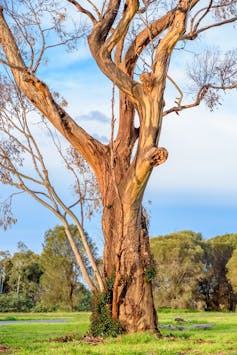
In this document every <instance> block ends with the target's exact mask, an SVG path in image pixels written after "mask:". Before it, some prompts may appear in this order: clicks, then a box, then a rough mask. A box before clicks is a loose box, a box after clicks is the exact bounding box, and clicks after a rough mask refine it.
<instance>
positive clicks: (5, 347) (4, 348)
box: [0, 345, 10, 353]
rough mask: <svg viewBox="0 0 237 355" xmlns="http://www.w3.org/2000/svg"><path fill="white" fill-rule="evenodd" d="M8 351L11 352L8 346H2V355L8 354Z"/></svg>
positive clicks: (0, 347)
mask: <svg viewBox="0 0 237 355" xmlns="http://www.w3.org/2000/svg"><path fill="white" fill-rule="evenodd" d="M7 351H10V348H9V347H8V346H5V345H0V353H6V352H7Z"/></svg>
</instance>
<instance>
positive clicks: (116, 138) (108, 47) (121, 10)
mask: <svg viewBox="0 0 237 355" xmlns="http://www.w3.org/2000/svg"><path fill="white" fill-rule="evenodd" d="M1 3H2V8H1V16H0V33H1V35H0V44H1V48H2V57H1V62H2V63H3V65H4V66H7V67H8V68H10V70H11V73H12V75H13V77H14V79H15V81H16V83H17V85H18V87H19V89H20V90H21V92H22V93H24V95H26V97H27V98H28V99H29V100H30V101H31V103H32V104H33V105H34V106H35V107H36V108H37V109H38V110H39V111H40V112H41V113H42V114H43V115H44V116H45V117H46V118H47V119H48V120H49V121H50V122H51V123H52V124H53V125H54V126H55V127H56V128H57V129H58V131H59V132H61V134H62V135H63V136H64V137H65V138H66V139H67V140H68V141H69V142H70V143H71V145H72V146H73V147H74V148H75V149H76V150H77V151H79V152H80V153H81V154H82V155H83V157H84V158H85V159H86V161H87V162H88V164H89V165H90V166H91V168H92V169H93V170H94V172H95V175H96V178H97V181H98V184H99V187H100V192H101V196H102V203H103V217H102V226H103V232H104V239H105V247H104V262H103V267H104V280H105V283H106V280H111V279H113V280H114V282H113V296H112V302H111V305H108V308H109V306H110V307H111V314H112V317H113V318H114V319H118V320H119V321H120V322H121V324H122V325H123V327H124V329H125V330H126V331H144V330H147V329H150V330H154V331H157V316H156V312H155V310H154V304H153V295H152V283H151V282H149V281H147V279H146V276H145V275H146V270H147V269H149V268H150V265H151V262H152V260H151V253H150V248H149V239H148V232H147V228H146V223H145V218H144V216H143V213H142V206H141V205H142V197H143V194H144V190H145V188H146V185H147V182H148V180H149V177H150V174H151V172H152V170H153V169H154V168H155V167H156V166H158V165H160V164H161V163H164V162H165V161H166V159H167V156H168V152H167V150H166V149H165V148H162V147H159V137H160V132H161V127H162V120H163V117H164V116H167V115H168V114H170V113H172V112H175V113H179V112H180V111H182V110H185V109H188V108H191V107H194V106H198V105H199V104H200V103H201V101H206V103H207V104H208V106H209V107H210V108H211V109H212V108H213V107H214V106H215V105H216V104H217V103H218V101H219V99H220V91H221V90H222V91H223V90H225V91H226V90H227V89H232V88H236V73H237V70H236V67H237V62H236V61H237V59H236V53H235V51H232V52H228V53H226V54H224V55H222V54H221V53H219V52H216V51H215V52H214V53H211V52H210V51H205V50H204V51H203V54H202V55H199V56H196V59H195V60H193V63H194V67H193V68H190V70H189V72H190V77H191V79H192V80H193V83H194V85H193V88H192V94H193V96H195V97H194V100H193V101H192V102H186V103H185V102H184V93H183V92H182V90H181V88H180V87H179V85H178V84H177V83H176V82H175V80H174V79H173V78H171V77H170V76H169V74H168V70H169V65H170V61H171V59H172V57H173V55H174V50H175V49H179V51H178V55H180V56H181V55H182V48H184V47H185V45H186V44H187V45H188V42H189V41H194V40H196V39H199V38H200V34H205V33H206V32H207V31H208V30H210V29H211V28H213V27H221V26H224V25H226V24H228V23H234V22H236V20H237V5H236V1H235V0H229V1H228V0H226V1H225V0H215V1H213V0H206V1H204V2H201V1H200V0H176V1H173V0H167V1H146V2H145V1H144V2H143V3H139V1H138V0H126V1H120V0H109V1H105V2H103V3H102V4H101V6H99V5H98V7H97V5H96V3H94V2H91V1H89V2H88V3H86V4H84V2H80V1H75V0H67V1H66V0H65V1H63V0H62V1H54V0H49V1H47V2H42V1H41V0H32V1H29V0H22V1H21V2H20V4H19V6H15V4H13V2H12V1H8V0H5V1H2V2H1ZM202 6H203V7H202ZM72 10H75V13H74V15H73V16H74V18H75V19H76V22H77V23H79V18H80V16H79V15H83V16H85V18H86V19H88V21H90V22H91V24H90V25H88V26H87V27H86V28H85V29H84V30H85V33H86V34H89V35H88V44H89V48H90V51H91V54H92V56H93V58H94V60H95V61H96V63H97V65H98V67H99V68H100V70H101V71H102V72H103V73H104V74H105V75H106V76H107V77H108V78H109V79H110V80H111V82H112V83H113V84H114V85H115V86H116V87H117V88H118V90H119V120H118V131H117V132H116V131H115V128H116V127H115V120H116V118H115V111H114V110H113V113H112V133H111V141H110V143H109V144H108V145H104V144H102V143H101V142H99V141H98V140H97V139H95V138H93V137H92V136H90V135H89V133H87V132H86V131H85V130H84V129H82V128H81V127H80V126H79V125H78V124H77V122H76V121H75V120H74V119H73V118H72V117H71V116H70V115H69V113H68V112H67V111H66V109H65V108H64V107H62V105H60V104H59V103H58V102H56V100H55V99H54V97H53V95H52V92H51V90H50V88H49V87H48V85H47V84H46V83H45V82H43V80H42V79H41V77H40V72H39V67H40V65H41V64H42V63H43V60H44V58H45V53H46V52H47V51H48V50H49V49H52V48H55V46H57V45H63V44H65V45H66V44H71V45H75V46H77V43H78V42H77V41H78V38H79V37H80V33H81V32H80V31H81V29H78V28H76V29H75V31H74V32H73V33H72V32H68V31H66V30H65V28H64V27H63V24H64V23H65V21H67V19H68V16H67V15H68V13H69V12H70V11H72ZM46 19H47V20H46ZM77 19H78V21H77ZM87 24H88V22H87ZM68 28H69V29H70V30H71V29H72V28H73V27H72V25H71V24H70V25H69V26H68ZM58 38H59V39H58ZM180 44H181V46H180ZM183 44H184V45H183ZM200 50H201V48H200ZM176 54H177V52H176ZM139 64H142V68H143V69H142V70H139ZM137 73H138V75H137ZM167 80H169V82H171V83H172V84H173V86H174V87H175V88H176V89H177V90H178V92H179V98H178V99H177V100H176V103H175V104H174V105H171V106H169V103H167V105H166V103H165V101H164V93H165V88H166V86H167ZM136 116H137V117H138V119H139V127H136V125H135V117H136Z"/></svg>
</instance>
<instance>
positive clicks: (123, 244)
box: [103, 191, 158, 333]
mask: <svg viewBox="0 0 237 355" xmlns="http://www.w3.org/2000/svg"><path fill="white" fill-rule="evenodd" d="M111 195H112V196H115V191H113V192H112V193H111ZM108 196H109V195H108ZM103 231H104V236H105V248H104V275H105V280H107V281H108V280H109V281H111V280H113V298H112V305H111V313H112V317H113V318H114V319H117V320H119V321H120V323H121V325H122V326H123V328H124V329H125V331H127V332H137V331H145V330H151V331H153V332H155V333H157V332H158V329H157V314H156V311H155V308H154V302H153V293H152V279H151V277H150V275H151V274H152V273H153V263H152V258H151V253H150V246H149V237H148V233H147V228H146V219H145V217H144V216H143V214H142V208H141V199H139V200H137V201H136V202H135V203H133V205H129V204H126V203H122V204H121V201H118V199H117V200H115V199H113V203H112V204H108V205H106V206H105V207H104V212H103Z"/></svg>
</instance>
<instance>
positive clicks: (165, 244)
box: [0, 225, 237, 312]
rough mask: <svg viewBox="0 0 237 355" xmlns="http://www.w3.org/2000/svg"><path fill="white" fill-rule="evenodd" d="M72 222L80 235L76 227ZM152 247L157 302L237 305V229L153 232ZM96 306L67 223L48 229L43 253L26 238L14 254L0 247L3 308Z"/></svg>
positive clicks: (148, 274) (191, 305) (174, 305)
mask: <svg viewBox="0 0 237 355" xmlns="http://www.w3.org/2000/svg"><path fill="white" fill-rule="evenodd" d="M70 228H71V231H72V233H74V234H75V238H76V233H77V232H76V228H75V227H74V226H73V225H71V226H70ZM78 240H79V239H78ZM91 246H92V248H94V246H93V243H92V242H91ZM151 249H152V254H153V264H152V265H151V266H150V267H149V268H147V269H146V270H145V276H146V278H147V279H148V280H149V281H152V282H153V288H154V296H155V303H156V307H157V308H158V307H159V308H162V307H164V308H182V309H186V308H189V309H196V310H207V311H212V310H215V311H219V310H225V311H235V310H236V305H237V273H236V268H237V234H226V235H222V236H217V237H215V238H212V239H209V240H204V239H203V237H202V235H201V234H200V233H194V232H192V231H181V232H176V233H171V234H169V235H165V236H159V237H156V238H151ZM97 262H98V265H99V264H100V260H99V259H98V258H97ZM88 271H89V272H90V270H88ZM90 307H91V294H90V292H89V291H88V290H87V289H86V288H85V286H84V285H83V284H82V283H81V275H80V270H79V268H78V266H77V264H76V263H75V261H74V256H73V254H72V252H71V250H70V246H69V245H68V241H67V239H66V236H65V234H64V231H63V228H62V227H61V226H56V227H55V228H54V229H53V230H49V231H47V232H46V234H45V243H44V245H43V251H42V253H41V255H38V254H36V253H34V252H33V251H31V250H29V249H28V248H27V247H26V246H25V245H24V244H23V243H19V245H18V251H17V252H16V253H14V254H13V255H11V254H10V253H9V252H8V251H0V312H7V311H12V312H16V311H36V312H37V311H54V310H70V311H73V310H75V311H76V310H77V311H78V310H79V311H80V310H82V311H83V310H90Z"/></svg>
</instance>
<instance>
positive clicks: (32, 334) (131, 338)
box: [0, 311, 237, 355]
mask: <svg viewBox="0 0 237 355" xmlns="http://www.w3.org/2000/svg"><path fill="white" fill-rule="evenodd" d="M176 317H180V318H182V319H184V321H185V322H184V324H183V325H184V326H189V325H191V324H200V323H205V324H208V323H212V324H213V323H214V324H215V326H214V327H213V328H210V329H206V330H202V329H187V330H183V331H179V330H172V331H171V330H169V329H162V334H163V338H162V339H157V338H156V337H155V336H153V335H152V334H149V333H145V334H129V335H123V336H120V337H118V338H116V339H106V340H105V341H104V343H103V344H98V345H90V344H85V343H83V342H81V338H82V337H83V335H84V334H85V333H86V331H87V329H88V325H89V313H42V314H35V313H32V314H31V313H14V314H10V313H8V314H3V313H2V314H1V313H0V321H1V320H4V319H5V320H7V319H17V320H26V319H30V320H33V319H46V320H47V319H67V322H66V323H58V324H57V323H38V324H37V323H30V324H26V323H19V324H11V325H2V326H1V325H0V344H1V345H5V346H8V347H9V348H10V349H9V351H8V352H6V351H5V353H9V354H44V355H51V354H59V355H60V354H82V355H84V354H103V355H107V354H123V355H135V354H136V355H137V354H141V355H144V354H146V355H156V354H158V355H185V354H191V355H206V354H212V355H214V354H217V355H234V354H236V355H237V314H235V313H214V312H213V313H207V312H206V313H205V312H193V313H191V312H189V313H187V312H182V311H180V312H177V313H176V312H175V313H166V312H163V313H162V312H161V313H160V315H159V321H160V323H162V324H172V325H177V322H176V321H175V320H174V319H175V318H176ZM75 334H76V336H75ZM65 335H68V336H69V335H70V336H71V335H73V336H72V338H73V341H69V342H65V343H61V342H58V341H56V339H57V338H60V337H63V336H64V337H65Z"/></svg>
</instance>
